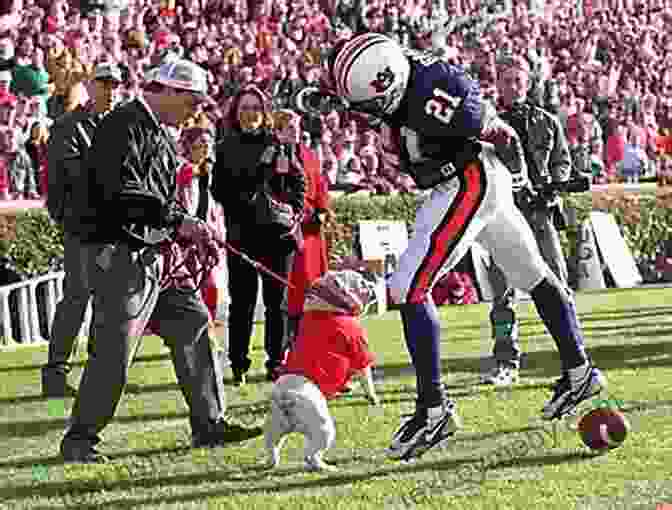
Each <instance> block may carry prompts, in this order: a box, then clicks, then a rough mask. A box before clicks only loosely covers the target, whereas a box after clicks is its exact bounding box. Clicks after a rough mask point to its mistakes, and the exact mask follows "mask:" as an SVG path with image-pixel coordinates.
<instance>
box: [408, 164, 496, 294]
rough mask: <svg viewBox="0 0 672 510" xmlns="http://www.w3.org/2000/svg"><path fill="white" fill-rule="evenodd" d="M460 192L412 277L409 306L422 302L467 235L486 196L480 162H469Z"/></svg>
mask: <svg viewBox="0 0 672 510" xmlns="http://www.w3.org/2000/svg"><path fill="white" fill-rule="evenodd" d="M460 181H461V182H460V191H459V192H458V193H457V196H456V197H455V200H454V201H453V203H452V204H451V206H450V208H449V209H448V211H447V212H446V215H445V216H444V218H443V221H442V222H441V223H440V224H439V226H438V227H437V228H436V230H434V232H433V233H432V236H431V239H430V242H429V250H428V253H427V255H426V256H425V258H424V259H423V260H422V263H421V264H420V267H419V268H418V270H417V271H416V273H415V276H413V281H412V282H411V286H410V288H409V289H408V297H407V299H406V302H407V303H411V304H418V303H423V302H424V301H425V299H426V296H427V294H428V293H429V289H430V288H431V286H432V284H433V283H434V279H435V278H436V276H437V274H438V273H439V271H440V270H441V268H442V267H443V265H444V264H445V263H446V261H447V260H448V257H450V255H451V253H453V251H454V250H455V246H457V243H458V242H459V241H460V239H462V236H464V232H465V231H466V230H467V227H468V226H469V224H470V223H471V220H472V219H473V217H474V215H475V214H476V211H478V207H479V206H480V205H481V202H482V201H483V197H484V196H485V172H484V171H483V169H482V167H481V165H480V163H477V162H473V163H469V164H468V165H467V166H466V167H465V169H464V172H463V173H462V175H461V176H460Z"/></svg>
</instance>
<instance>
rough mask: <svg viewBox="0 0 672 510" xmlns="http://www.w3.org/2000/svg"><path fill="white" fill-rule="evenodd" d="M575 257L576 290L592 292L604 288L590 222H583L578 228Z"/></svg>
mask: <svg viewBox="0 0 672 510" xmlns="http://www.w3.org/2000/svg"><path fill="white" fill-rule="evenodd" d="M576 256H577V276H576V289H577V290H594V289H604V288H606V284H605V282H604V275H603V274H602V265H601V264H600V256H599V254H598V252H597V245H596V244H595V236H594V235H593V226H592V224H591V223H590V220H585V221H584V222H583V223H582V224H581V226H580V227H579V231H578V236H577V241H576Z"/></svg>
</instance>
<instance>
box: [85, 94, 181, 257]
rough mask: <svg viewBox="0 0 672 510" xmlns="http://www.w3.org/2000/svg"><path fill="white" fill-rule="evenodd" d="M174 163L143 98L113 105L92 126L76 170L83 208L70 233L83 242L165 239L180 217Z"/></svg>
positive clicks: (169, 142)
mask: <svg viewBox="0 0 672 510" xmlns="http://www.w3.org/2000/svg"><path fill="white" fill-rule="evenodd" d="M179 165H180V163H179V160H178V156H177V148H176V146H175V142H174V141H173V140H172V138H171V137H170V136H169V135H168V134H167V133H166V132H165V130H164V129H163V128H162V127H161V125H160V124H159V122H158V121H157V119H156V118H155V116H154V114H153V113H152V112H151V110H150V108H149V106H147V104H146V103H145V102H144V101H142V100H141V99H135V100H133V101H130V102H128V103H126V104H124V105H122V106H119V107H118V108H116V109H115V110H113V111H112V112H111V113H109V114H108V115H107V116H106V117H105V118H104V119H103V120H102V122H101V123H100V124H99V126H98V128H97V129H96V131H95V134H94V137H93V141H92V144H91V148H90V149H89V152H88V155H87V158H86V164H85V171H84V172H83V175H82V177H83V179H82V180H83V182H84V185H85V187H86V189H87V190H88V194H87V197H86V200H85V202H86V207H85V208H83V209H82V211H79V213H78V218H77V223H78V229H79V231H78V232H75V233H77V234H79V235H80V236H81V237H82V238H83V240H84V241H91V242H100V243H115V242H126V243H130V244H132V245H138V246H144V245H151V244H154V243H155V242H156V241H157V240H158V239H160V238H164V239H165V238H167V237H168V236H169V235H171V234H172V233H173V232H174V227H175V226H176V225H177V224H178V223H179V221H180V220H181V219H182V217H183V214H182V212H183V211H182V210H181V208H180V207H179V205H178V202H177V194H176V193H177V186H176V180H175V179H176V174H177V169H178V167H179ZM133 194H135V195H133ZM138 195H140V196H141V197H142V196H144V197H148V198H149V199H150V200H146V201H144V200H139V199H137V197H138ZM133 196H135V197H136V199H133ZM129 231H133V232H134V233H135V234H136V235H137V236H138V237H139V238H141V240H140V239H137V238H135V237H132V236H129V235H128V232H129Z"/></svg>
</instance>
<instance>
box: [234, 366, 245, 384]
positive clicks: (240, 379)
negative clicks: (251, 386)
mask: <svg viewBox="0 0 672 510" xmlns="http://www.w3.org/2000/svg"><path fill="white" fill-rule="evenodd" d="M232 372H233V385H234V386H244V385H245V383H247V377H246V373H247V370H240V369H237V368H234V369H232Z"/></svg>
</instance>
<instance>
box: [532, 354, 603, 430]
mask: <svg viewBox="0 0 672 510" xmlns="http://www.w3.org/2000/svg"><path fill="white" fill-rule="evenodd" d="M606 386H607V381H606V379H605V378H604V376H603V375H602V372H600V370H599V369H597V368H595V367H594V366H593V365H592V364H588V365H587V367H586V370H585V373H584V374H583V375H582V376H581V377H579V378H577V379H572V378H571V377H570V375H569V373H565V374H564V375H563V376H562V377H561V378H560V379H558V380H557V381H556V383H555V384H554V385H553V396H552V397H551V399H550V400H549V401H548V402H547V403H546V405H545V406H544V408H543V409H542V416H543V419H545V420H554V419H559V418H563V417H565V416H571V415H573V414H575V413H576V409H577V407H578V406H579V404H581V403H582V402H585V401H586V400H588V399H589V398H592V397H594V396H595V395H597V394H598V393H600V392H601V391H602V390H603V389H604V388H606Z"/></svg>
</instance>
